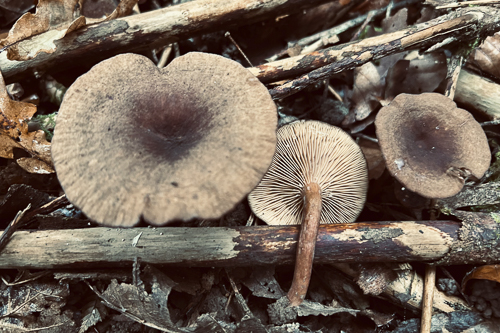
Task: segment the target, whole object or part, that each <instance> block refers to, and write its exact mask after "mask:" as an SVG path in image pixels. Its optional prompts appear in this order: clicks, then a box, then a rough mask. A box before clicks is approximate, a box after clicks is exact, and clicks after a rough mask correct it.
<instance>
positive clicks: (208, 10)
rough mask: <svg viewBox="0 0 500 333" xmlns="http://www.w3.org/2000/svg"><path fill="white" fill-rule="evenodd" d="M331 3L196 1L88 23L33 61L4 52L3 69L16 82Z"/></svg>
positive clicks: (313, 0) (308, 0)
mask: <svg viewBox="0 0 500 333" xmlns="http://www.w3.org/2000/svg"><path fill="white" fill-rule="evenodd" d="M325 2H327V0H288V1H282V0H232V1H213V0H197V1H190V2H186V3H183V4H180V5H176V6H171V7H167V8H163V9H158V10H154V11H150V12H146V13H142V14H138V15H133V16H128V17H124V18H119V19H116V20H112V21H108V22H104V23H100V24H96V25H92V26H88V27H85V28H83V29H81V30H78V31H76V32H73V33H71V34H69V35H68V36H66V37H65V38H63V39H61V40H58V41H56V42H55V43H56V45H57V50H56V51H55V52H54V53H52V54H47V53H41V54H39V55H38V56H37V57H36V58H35V59H32V60H28V61H22V62H20V61H10V60H8V59H7V55H6V52H3V53H1V54H0V69H1V71H2V74H3V76H4V78H5V80H6V81H8V82H15V81H16V80H19V79H21V78H23V77H26V76H28V75H32V74H33V73H39V72H44V71H46V70H48V69H50V68H52V67H54V66H57V67H58V69H62V68H64V67H68V66H74V64H75V63H78V62H80V61H82V62H86V63H92V62H93V63H96V62H98V61H100V60H103V59H106V58H108V57H110V56H113V55H116V54H119V53H124V52H131V51H137V50H141V49H151V48H152V47H156V46H164V45H168V44H170V43H174V42H177V41H179V40H181V39H184V38H188V37H193V36H196V35H199V34H202V33H207V32H211V31H217V30H222V29H227V28H229V27H234V26H237V25H243V24H250V23H253V22H256V21H259V20H264V19H267V18H271V17H274V16H277V15H286V14H290V13H296V12H300V11H301V10H302V9H304V8H308V7H314V6H317V5H319V4H322V3H325ZM50 33H51V32H46V33H45V34H50Z"/></svg>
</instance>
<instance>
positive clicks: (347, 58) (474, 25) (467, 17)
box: [251, 7, 500, 99]
mask: <svg viewBox="0 0 500 333" xmlns="http://www.w3.org/2000/svg"><path fill="white" fill-rule="evenodd" d="M456 16H457V14H456V13H453V15H452V14H448V15H444V16H441V17H438V18H436V19H434V20H431V21H428V22H425V23H421V24H418V25H416V26H414V27H411V28H408V29H404V30H400V31H397V32H393V33H389V34H384V35H381V36H377V37H372V38H367V39H364V40H362V41H360V42H357V43H354V44H344V45H340V46H333V47H330V48H327V49H325V50H323V51H319V52H313V53H310V54H307V55H301V56H297V57H293V58H288V59H283V60H279V61H275V62H273V63H269V64H265V65H261V66H257V67H253V68H251V71H252V73H253V74H254V75H255V76H257V77H258V78H259V79H260V80H261V81H263V82H268V81H269V80H274V81H276V80H282V79H284V78H289V77H293V76H297V75H300V74H301V73H307V74H302V75H301V76H299V77H298V78H296V79H293V80H291V81H288V82H286V83H284V84H282V85H281V86H278V87H275V88H273V89H271V90H270V93H271V96H272V97H273V98H274V99H280V98H284V97H287V96H289V95H292V94H294V93H296V92H298V91H300V90H302V89H304V88H305V87H307V86H310V85H312V84H315V83H316V82H319V81H322V80H325V79H327V78H329V77H330V76H332V75H334V74H337V73H340V72H342V71H345V70H348V69H353V68H355V67H357V66H361V65H363V64H365V63H367V62H369V61H372V60H376V59H380V58H382V57H385V56H387V55H391V54H395V53H399V52H402V51H406V50H411V49H415V48H425V47H430V46H433V47H436V46H437V45H440V46H445V45H447V44H448V43H452V42H457V41H460V42H464V41H467V40H471V39H474V38H477V36H478V35H480V34H482V33H484V32H486V31H494V30H495V29H496V26H497V25H498V23H499V22H500V10H499V9H491V8H488V9H485V8H480V7H475V8H474V10H472V9H467V10H462V11H461V12H460V15H459V16H458V17H456Z"/></svg>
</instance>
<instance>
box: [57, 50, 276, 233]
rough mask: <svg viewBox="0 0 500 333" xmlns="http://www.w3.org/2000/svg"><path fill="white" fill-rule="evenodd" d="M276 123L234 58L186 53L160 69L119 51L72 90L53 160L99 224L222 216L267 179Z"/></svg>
mask: <svg viewBox="0 0 500 333" xmlns="http://www.w3.org/2000/svg"><path fill="white" fill-rule="evenodd" d="M276 126H277V112H276V106H275V104H274V102H273V101H272V99H271V96H270V95H269V93H268V91H267V89H266V87H265V86H264V85H263V84H261V83H260V82H259V80H257V79H256V78H255V77H254V76H253V75H252V74H251V73H250V72H249V71H248V70H247V69H245V68H244V67H243V66H241V65H240V64H238V63H236V62H234V61H232V60H229V59H226V58H223V57H221V56H217V55H212V54H205V53H189V54H187V55H184V56H182V57H179V58H177V59H175V60H174V61H172V63H171V64H169V65H168V66H167V67H165V68H163V69H158V68H157V67H156V66H155V65H154V64H153V63H152V62H151V61H150V60H149V59H147V58H146V57H143V56H140V55H136V54H123V55H118V56H116V57H113V58H110V59H108V60H105V61H103V62H101V63H99V64H97V65H96V66H94V67H93V68H92V69H91V70H90V71H89V72H87V73H86V74H84V75H83V76H81V77H80V78H78V79H77V80H76V81H75V83H74V84H73V85H72V86H71V87H70V88H69V89H68V91H67V93H66V95H65V97H64V100H63V102H62V104H61V108H60V111H59V116H58V119H57V124H56V128H55V131H54V138H53V141H52V157H53V160H54V165H55V169H56V172H57V176H58V178H59V181H60V183H61V185H62V187H63V189H64V191H65V193H66V195H67V197H68V199H69V200H70V201H71V202H72V203H73V204H75V205H76V206H78V207H79V208H80V209H81V210H82V211H83V212H84V213H85V214H86V215H87V216H88V217H90V218H91V219H93V220H95V221H96V222H98V223H101V224H105V225H109V226H132V225H134V224H136V223H137V222H138V221H139V220H140V218H141V217H143V218H144V219H145V220H146V221H148V222H150V223H152V224H155V225H160V224H164V223H166V222H168V221H171V220H189V219H191V218H194V217H199V218H207V219H208V218H216V217H219V216H220V215H222V214H223V213H225V212H226V211H228V210H230V209H231V208H233V206H234V205H235V204H236V203H237V202H239V201H240V200H241V199H243V198H244V197H245V196H246V195H247V194H248V192H250V191H251V190H252V189H253V188H254V187H255V186H256V185H257V184H258V182H259V180H260V179H261V178H262V176H263V175H264V173H265V172H266V170H267V168H268V167H269V165H270V163H271V160H272V156H273V154H274V150H275V144H276Z"/></svg>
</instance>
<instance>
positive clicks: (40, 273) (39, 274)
mask: <svg viewBox="0 0 500 333" xmlns="http://www.w3.org/2000/svg"><path fill="white" fill-rule="evenodd" d="M23 272H25V271H23ZM49 274H52V273H51V272H50V271H42V272H37V273H34V274H32V276H31V277H29V278H27V279H24V280H19V279H20V277H22V276H23V275H24V274H21V276H20V277H16V279H15V280H14V282H8V281H7V280H6V279H5V277H4V276H1V279H2V282H3V283H5V285H6V286H19V285H21V284H25V283H28V282H31V281H35V280H38V279H39V278H41V277H44V276H46V275H49Z"/></svg>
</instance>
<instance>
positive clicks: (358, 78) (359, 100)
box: [352, 62, 384, 121]
mask: <svg viewBox="0 0 500 333" xmlns="http://www.w3.org/2000/svg"><path fill="white" fill-rule="evenodd" d="M383 88H384V86H383V84H382V81H381V79H380V74H379V72H378V70H377V67H376V66H375V65H374V64H373V63H371V62H369V63H366V64H364V65H363V66H361V67H358V68H356V69H355V70H354V87H353V92H352V102H353V105H354V108H353V109H354V114H355V115H356V120H357V121H360V120H363V119H365V118H366V117H368V116H369V115H370V113H372V112H373V111H374V110H375V109H376V108H377V106H379V102H378V100H379V99H380V97H381V95H382V89H383Z"/></svg>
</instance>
